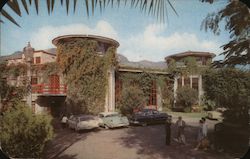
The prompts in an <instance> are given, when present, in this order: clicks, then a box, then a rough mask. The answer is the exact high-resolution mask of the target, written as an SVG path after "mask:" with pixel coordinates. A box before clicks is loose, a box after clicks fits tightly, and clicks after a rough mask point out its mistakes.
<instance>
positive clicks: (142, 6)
mask: <svg viewBox="0 0 250 159" xmlns="http://www.w3.org/2000/svg"><path fill="white" fill-rule="evenodd" d="M33 1H34V3H35V9H36V13H37V14H39V2H40V1H39V0H33ZM65 1H66V3H64V0H61V5H62V6H63V5H66V6H65V7H66V12H67V14H68V12H69V7H71V4H70V3H69V0H65ZM127 1H128V0H123V1H121V0H85V9H86V13H87V16H88V17H89V12H90V7H91V12H92V15H94V12H95V8H97V7H100V8H99V9H100V12H102V10H103V9H105V8H106V7H107V6H109V5H111V7H112V8H113V6H114V3H116V4H117V7H118V8H119V7H120V5H124V6H126V4H127ZM21 2H22V3H21V4H22V6H23V7H24V8H25V11H26V12H27V13H28V14H29V8H28V5H27V3H26V0H21ZM130 2H131V3H130V7H131V8H138V9H139V10H140V11H141V12H148V14H149V15H152V16H155V17H156V18H157V19H160V20H161V21H164V19H165V16H166V14H167V4H168V5H169V6H170V7H171V9H172V10H173V11H174V12H175V14H176V15H178V13H177V11H176V10H175V8H174V7H173V5H172V3H171V1H170V0H167V2H166V0H130ZM29 4H30V5H31V4H32V0H29ZM46 4H47V10H48V14H50V13H52V12H53V11H54V5H55V0H47V1H46ZM8 5H9V7H10V8H11V10H13V11H14V12H15V13H16V14H17V15H19V16H21V11H20V5H19V4H18V2H17V0H11V1H8ZM77 7H80V5H77V0H74V2H73V9H74V13H75V11H76V8H77ZM4 13H5V17H8V18H7V19H8V20H9V21H11V22H13V23H14V24H16V21H15V20H14V18H13V17H12V16H11V15H10V14H8V13H7V12H6V11H4ZM6 13H7V14H6ZM18 26H19V25H18Z"/></svg>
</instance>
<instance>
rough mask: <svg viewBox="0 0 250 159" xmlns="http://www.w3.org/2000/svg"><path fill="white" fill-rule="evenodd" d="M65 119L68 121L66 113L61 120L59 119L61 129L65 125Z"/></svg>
mask: <svg viewBox="0 0 250 159" xmlns="http://www.w3.org/2000/svg"><path fill="white" fill-rule="evenodd" d="M67 121H68V118H67V116H66V115H63V117H62V120H61V123H62V128H63V129H64V128H65V127H66V124H67Z"/></svg>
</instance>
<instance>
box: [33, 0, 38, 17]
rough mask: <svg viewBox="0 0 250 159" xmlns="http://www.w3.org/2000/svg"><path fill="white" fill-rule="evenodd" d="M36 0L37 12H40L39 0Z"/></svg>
mask: <svg viewBox="0 0 250 159" xmlns="http://www.w3.org/2000/svg"><path fill="white" fill-rule="evenodd" d="M34 1H35V6H36V13H37V14H38V10H39V4H38V3H39V0H34Z"/></svg>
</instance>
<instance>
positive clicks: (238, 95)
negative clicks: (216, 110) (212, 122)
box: [203, 68, 250, 126]
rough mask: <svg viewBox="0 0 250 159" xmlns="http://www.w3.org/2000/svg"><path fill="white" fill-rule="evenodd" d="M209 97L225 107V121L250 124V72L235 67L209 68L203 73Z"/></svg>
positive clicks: (206, 93)
mask: <svg viewBox="0 0 250 159" xmlns="http://www.w3.org/2000/svg"><path fill="white" fill-rule="evenodd" d="M203 82H204V85H203V86H204V91H205V96H206V97H207V99H209V100H212V101H214V102H215V105H216V106H218V107H225V108H227V111H226V112H225V113H224V114H223V116H224V121H226V122H230V123H235V124H237V125H243V126H247V125H248V119H249V116H248V109H249V101H250V73H249V72H245V71H242V70H237V69H233V68H224V69H218V70H212V69H211V70H207V71H206V72H204V74H203Z"/></svg>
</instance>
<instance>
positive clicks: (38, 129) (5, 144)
mask: <svg viewBox="0 0 250 159" xmlns="http://www.w3.org/2000/svg"><path fill="white" fill-rule="evenodd" d="M0 118H1V123H0V126H1V135H0V140H1V146H2V149H3V151H4V152H6V153H7V154H8V155H9V156H12V157H18V158H35V157H41V153H42V151H43V148H44V145H45V143H46V141H48V140H49V139H51V138H52V135H53V129H52V126H51V124H50V123H51V117H49V116H48V115H34V114H33V113H32V111H31V109H30V108H29V107H28V106H27V105H25V104H23V103H21V102H19V103H18V104H17V105H15V106H14V107H9V108H8V109H7V111H5V112H4V113H3V115H2V116H0Z"/></svg>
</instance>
